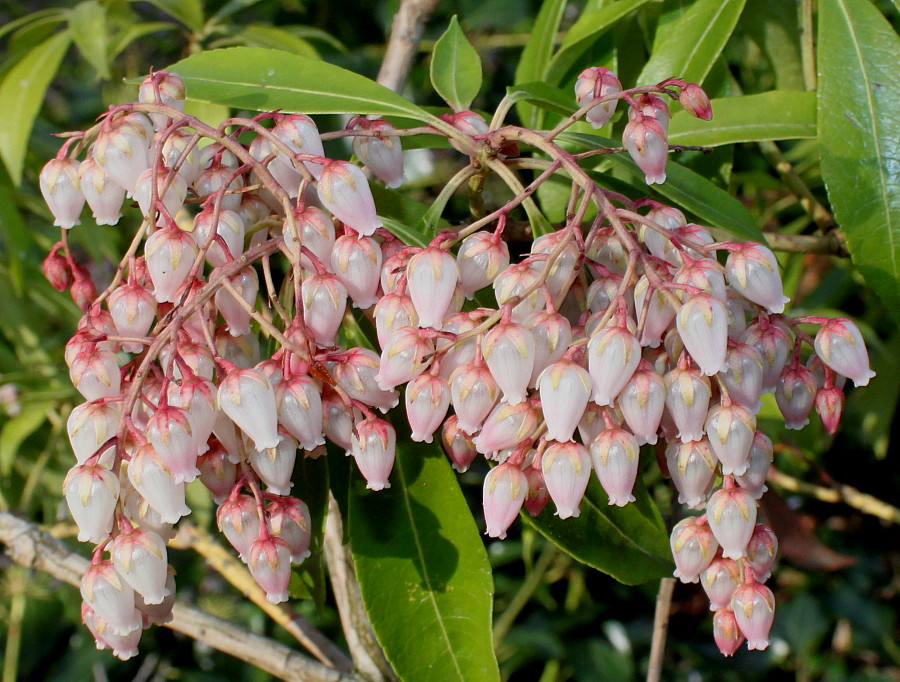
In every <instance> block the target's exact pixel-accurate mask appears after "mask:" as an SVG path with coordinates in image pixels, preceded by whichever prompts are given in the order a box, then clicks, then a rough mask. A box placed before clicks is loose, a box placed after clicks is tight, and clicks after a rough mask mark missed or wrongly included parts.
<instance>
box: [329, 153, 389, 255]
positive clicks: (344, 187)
mask: <svg viewBox="0 0 900 682" xmlns="http://www.w3.org/2000/svg"><path fill="white" fill-rule="evenodd" d="M316 189H317V190H318V194H319V200H320V201H321V202H322V205H323V206H324V207H325V208H326V209H328V211H329V212H330V213H331V214H332V215H333V216H334V217H335V218H337V219H338V220H340V221H341V222H342V223H344V224H345V225H347V226H348V227H351V228H353V229H354V230H355V231H356V232H358V233H359V234H360V236H362V237H367V236H369V235H371V234H374V232H375V230H377V229H378V228H379V227H381V225H382V223H381V220H379V219H378V216H377V215H375V200H374V199H373V198H372V190H371V189H369V181H368V180H367V179H366V174H365V173H363V171H362V169H360V167H359V166H356V165H354V164H352V163H349V162H347V161H331V162H330V163H328V165H326V166H325V170H323V171H322V174H321V175H320V176H319V180H318V183H317V184H316Z"/></svg>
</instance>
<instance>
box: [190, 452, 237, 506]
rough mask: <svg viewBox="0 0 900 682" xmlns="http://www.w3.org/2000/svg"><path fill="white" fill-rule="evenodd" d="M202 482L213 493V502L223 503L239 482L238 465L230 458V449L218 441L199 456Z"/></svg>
mask: <svg viewBox="0 0 900 682" xmlns="http://www.w3.org/2000/svg"><path fill="white" fill-rule="evenodd" d="M197 468H198V469H200V477H199V478H200V482H201V483H202V484H203V485H205V486H206V487H207V489H208V490H209V491H210V492H211V493H212V497H213V502H215V503H216V504H222V502H224V501H225V500H226V499H228V495H229V494H230V493H231V489H232V488H233V487H234V484H235V483H236V482H237V465H236V464H235V463H234V462H232V461H231V460H230V459H228V451H227V450H225V447H224V446H223V445H222V444H221V443H220V442H219V441H218V440H214V441H213V442H212V446H211V447H210V448H209V450H207V451H206V452H204V453H203V454H202V455H200V457H198V458H197Z"/></svg>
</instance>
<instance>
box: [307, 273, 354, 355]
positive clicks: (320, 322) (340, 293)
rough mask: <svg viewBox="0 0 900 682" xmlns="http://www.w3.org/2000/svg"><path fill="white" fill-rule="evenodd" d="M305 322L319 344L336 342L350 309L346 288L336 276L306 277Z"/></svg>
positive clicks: (324, 344) (328, 344) (325, 344)
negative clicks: (335, 338) (336, 336)
mask: <svg viewBox="0 0 900 682" xmlns="http://www.w3.org/2000/svg"><path fill="white" fill-rule="evenodd" d="M300 296H301V298H302V299H303V323H304V324H305V325H306V328H307V329H308V330H309V331H310V332H311V333H312V335H313V338H314V339H315V341H316V343H317V344H319V345H320V346H330V345H332V344H333V343H334V335H335V334H337V330H338V328H339V327H340V326H341V321H342V320H343V319H344V312H345V311H346V309H347V287H345V286H344V284H343V282H341V280H340V279H339V278H338V277H336V276H335V275H332V274H329V273H327V272H326V273H323V274H321V275H310V276H308V277H304V278H303V284H301V285H300Z"/></svg>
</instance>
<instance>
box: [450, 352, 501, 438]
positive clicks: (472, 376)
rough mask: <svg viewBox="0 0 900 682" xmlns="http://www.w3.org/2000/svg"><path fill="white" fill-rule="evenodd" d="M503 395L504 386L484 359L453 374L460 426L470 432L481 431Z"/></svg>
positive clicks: (452, 382) (452, 389) (452, 397)
mask: <svg viewBox="0 0 900 682" xmlns="http://www.w3.org/2000/svg"><path fill="white" fill-rule="evenodd" d="M499 397H500V387H499V386H497V382H496V381H494V377H493V375H492V374H491V372H490V370H489V369H488V368H487V367H485V366H484V364H482V363H480V362H467V363H466V364H464V365H460V366H459V367H457V368H456V369H455V370H454V371H453V374H451V375H450V399H451V401H452V403H453V409H454V411H455V412H456V415H457V418H458V420H459V426H458V428H459V429H461V430H462V431H463V432H465V433H467V434H474V433H477V432H478V431H480V430H481V427H482V425H483V424H484V420H485V419H486V418H487V416H488V414H490V411H491V410H492V409H493V407H494V405H495V404H496V403H497V399H498V398H499Z"/></svg>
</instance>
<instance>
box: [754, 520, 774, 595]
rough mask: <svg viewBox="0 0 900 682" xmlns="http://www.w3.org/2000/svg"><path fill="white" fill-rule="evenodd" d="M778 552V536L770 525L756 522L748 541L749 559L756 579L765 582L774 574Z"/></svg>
mask: <svg viewBox="0 0 900 682" xmlns="http://www.w3.org/2000/svg"><path fill="white" fill-rule="evenodd" d="M777 554H778V538H776V537H775V533H774V532H773V531H772V529H771V528H769V527H768V526H764V525H762V524H761V523H758V524H756V528H754V529H753V535H751V536H750V542H748V543H747V561H748V562H749V564H750V568H752V569H753V573H754V574H755V575H756V579H757V580H758V581H759V582H761V583H764V582H766V581H767V580H768V579H769V577H770V576H771V575H772V566H774V565H775V557H776V556H777Z"/></svg>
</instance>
